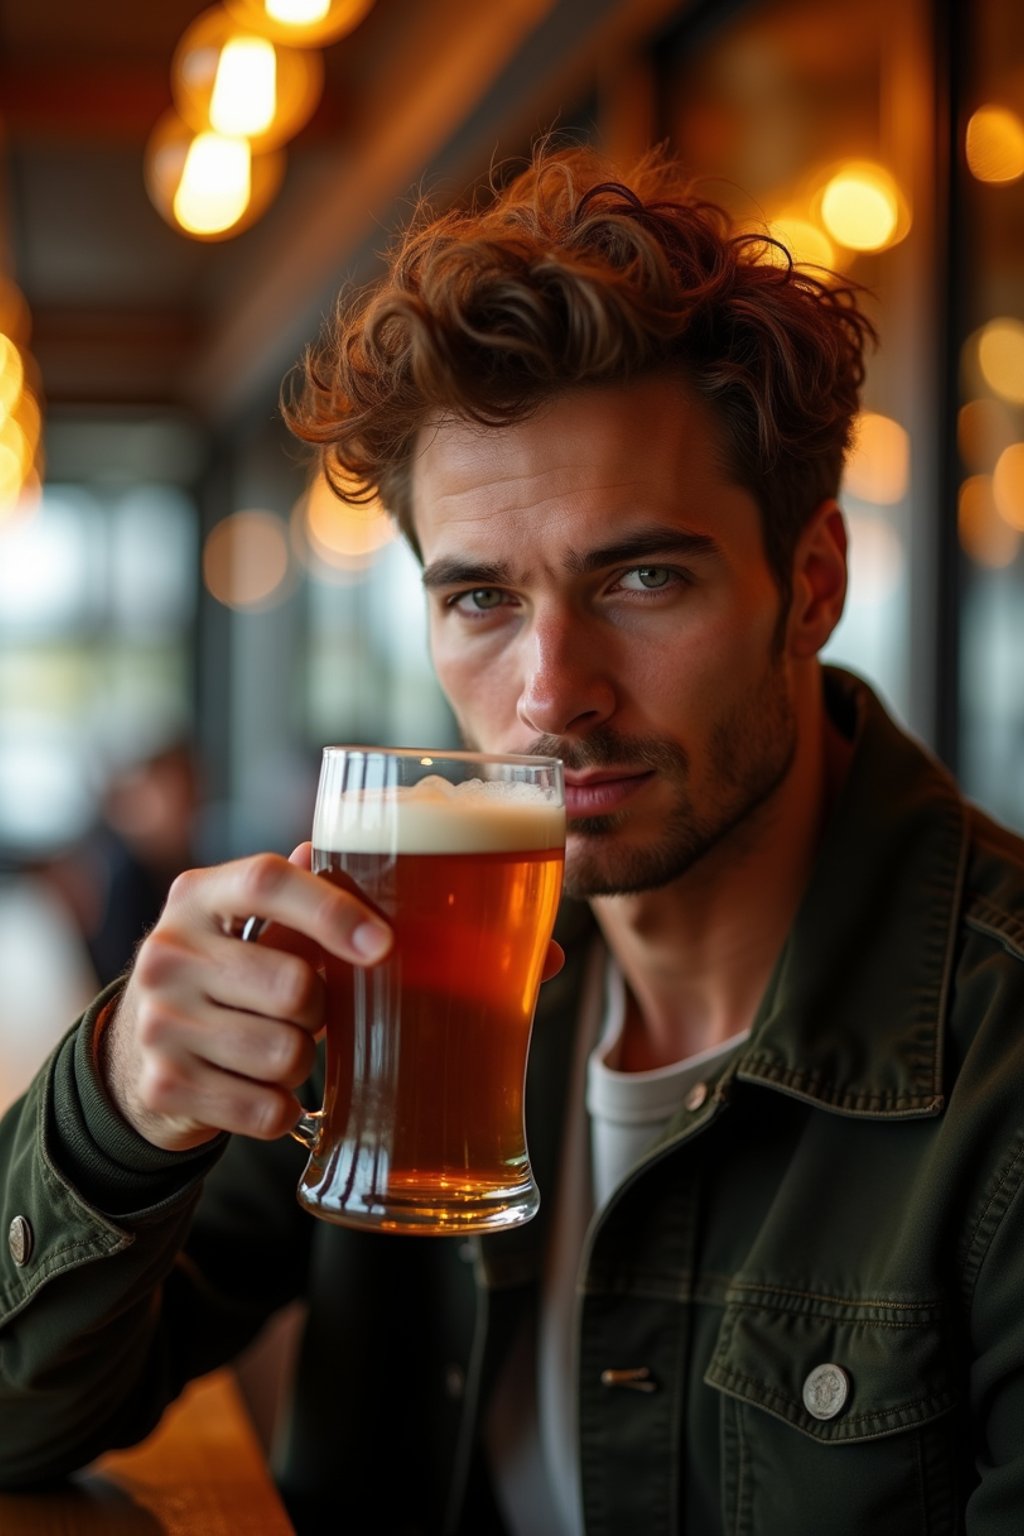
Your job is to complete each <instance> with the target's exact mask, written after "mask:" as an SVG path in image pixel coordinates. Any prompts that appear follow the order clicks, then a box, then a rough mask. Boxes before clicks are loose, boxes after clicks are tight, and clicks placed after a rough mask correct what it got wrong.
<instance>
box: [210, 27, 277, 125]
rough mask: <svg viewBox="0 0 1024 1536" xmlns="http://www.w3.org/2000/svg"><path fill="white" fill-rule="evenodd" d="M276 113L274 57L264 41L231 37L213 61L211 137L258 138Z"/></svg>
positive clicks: (266, 41)
mask: <svg viewBox="0 0 1024 1536" xmlns="http://www.w3.org/2000/svg"><path fill="white" fill-rule="evenodd" d="M276 111H277V53H276V52H275V49H274V45H273V43H272V42H270V41H269V40H268V39H267V38H265V37H232V38H229V39H228V41H227V42H226V43H225V44H224V47H223V48H222V49H221V51H220V58H219V59H218V60H217V73H216V75H215V77H214V81H213V90H212V91H211V93H210V127H211V128H212V129H213V130H214V132H215V133H225V134H230V135H239V134H241V135H243V136H244V137H247V138H258V137H259V135H260V134H261V133H266V132H267V130H268V128H270V126H271V124H272V123H273V121H274V114H275V112H276Z"/></svg>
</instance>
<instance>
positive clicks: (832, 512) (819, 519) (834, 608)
mask: <svg viewBox="0 0 1024 1536" xmlns="http://www.w3.org/2000/svg"><path fill="white" fill-rule="evenodd" d="M846 577H847V565H846V522H845V520H844V518H843V514H842V512H841V511H840V509H839V505H838V503H837V502H835V501H833V500H832V499H829V500H828V501H823V502H822V503H821V505H820V506H819V507H816V508H815V510H814V512H813V513H812V515H811V517H810V518H809V520H808V522H807V524H806V526H805V527H804V529H803V531H802V532H801V534H800V537H799V539H798V540H797V545H796V549H795V551H794V554H793V596H792V599H791V601H790V605H789V619H788V622H787V625H786V638H787V641H788V650H789V653H790V655H791V656H795V657H809V656H816V655H817V654H818V652H819V651H820V650H821V648H822V646H823V645H824V644H825V642H826V640H827V639H828V638H829V636H830V635H831V633H832V631H833V630H834V629H835V627H836V625H837V624H838V623H839V620H840V618H841V616H842V612H843V604H844V603H845V601H846Z"/></svg>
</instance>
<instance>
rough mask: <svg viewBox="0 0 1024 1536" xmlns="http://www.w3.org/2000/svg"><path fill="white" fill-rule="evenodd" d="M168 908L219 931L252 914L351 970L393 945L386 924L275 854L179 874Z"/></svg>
mask: <svg viewBox="0 0 1024 1536" xmlns="http://www.w3.org/2000/svg"><path fill="white" fill-rule="evenodd" d="M300 846H302V845H300ZM298 853H299V850H298V849H297V850H296V854H298ZM169 905H174V906H182V907H186V908H189V909H191V910H192V911H193V912H194V913H196V912H197V913H201V915H202V917H203V918H204V920H205V922H206V924H207V925H208V926H210V927H215V928H217V929H219V930H221V931H223V929H224V925H225V923H226V922H231V921H232V920H237V919H240V918H245V917H247V916H249V915H255V916H258V917H261V918H263V919H264V920H265V921H267V922H274V923H278V924H280V925H281V926H283V927H285V928H289V929H291V930H292V931H293V932H295V933H299V934H303V935H304V936H305V937H306V938H307V939H312V940H313V942H314V943H316V944H319V945H320V946H321V947H322V948H323V949H325V950H327V951H328V953H329V954H333V955H337V956H338V957H339V958H341V959H343V960H348V961H350V962H351V963H353V964H356V965H373V964H375V963H376V962H377V961H378V960H382V959H383V958H384V956H385V955H386V954H387V953H388V951H389V950H390V948H391V945H392V941H393V935H392V932H391V929H390V928H389V927H388V925H387V924H386V923H384V922H382V921H381V919H380V918H379V917H378V916H377V915H376V914H375V913H373V912H371V911H370V909H369V908H368V907H367V906H365V905H364V904H363V903H362V902H361V901H359V900H358V898H357V897H356V896H354V895H352V894H351V893H350V892H348V891H343V890H339V889H338V888H337V887H335V886H334V885H332V884H331V883H330V881H328V880H321V879H319V878H318V877H317V876H316V875H312V874H310V873H308V872H307V870H305V869H303V868H301V867H299V866H298V864H297V863H293V862H291V860H289V859H285V858H282V857H281V855H280V854H275V853H260V854H256V855H254V856H253V857H251V858H247V859H237V860H235V861H234V862H232V863H230V864H220V865H217V866H216V867H215V868H213V869H210V870H203V871H201V872H196V871H190V872H189V873H188V874H185V875H181V876H179V877H178V879H177V880H176V881H175V882H174V885H173V886H172V888H171V897H170V902H169Z"/></svg>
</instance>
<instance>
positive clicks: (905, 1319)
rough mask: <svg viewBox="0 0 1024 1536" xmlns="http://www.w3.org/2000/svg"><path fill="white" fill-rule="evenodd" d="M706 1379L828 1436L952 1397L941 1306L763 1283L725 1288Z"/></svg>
mask: <svg viewBox="0 0 1024 1536" xmlns="http://www.w3.org/2000/svg"><path fill="white" fill-rule="evenodd" d="M737 1292H739V1294H737ZM704 1379H705V1381H706V1382H707V1383H708V1385H709V1386H712V1387H717V1388H718V1389H719V1390H720V1391H722V1392H727V1393H728V1394H729V1395H730V1396H732V1397H736V1398H739V1399H741V1400H742V1401H743V1402H746V1403H750V1404H752V1405H753V1406H754V1407H756V1408H763V1409H764V1410H765V1411H766V1412H767V1413H771V1414H774V1415H775V1417H776V1418H780V1419H783V1420H784V1421H785V1422H786V1423H787V1424H791V1425H793V1426H794V1427H795V1428H796V1429H799V1430H802V1431H803V1433H804V1434H806V1435H811V1436H813V1438H814V1439H816V1440H828V1441H834V1442H839V1441H844V1440H849V1441H856V1440H873V1439H878V1438H879V1437H881V1436H883V1435H893V1434H897V1433H899V1431H901V1430H905V1429H910V1428H913V1427H914V1426H915V1425H917V1424H924V1423H927V1422H928V1421H929V1420H930V1419H935V1418H938V1417H939V1416H940V1415H941V1414H943V1413H946V1412H947V1411H948V1410H949V1409H950V1408H951V1407H952V1406H953V1404H954V1402H955V1401H956V1392H955V1390H954V1381H953V1376H952V1370H951V1365H950V1359H949V1352H948V1350H947V1349H946V1346H945V1341H944V1330H943V1327H942V1309H941V1307H940V1306H939V1305H937V1304H936V1305H927V1304H925V1305H913V1304H907V1303H904V1302H893V1301H889V1302H886V1301H870V1302H854V1301H847V1300H842V1299H838V1298H834V1297H827V1296H817V1295H812V1294H809V1293H804V1292H796V1291H780V1290H774V1289H766V1288H763V1287H758V1288H756V1289H755V1288H753V1287H742V1288H738V1287H732V1288H730V1292H729V1295H728V1298H727V1302H726V1307H725V1315H724V1317H723V1320H722V1326H721V1328H720V1330H719V1334H718V1341H717V1344H716V1346H715V1351H714V1354H713V1355H712V1357H711V1363H710V1365H709V1366H708V1369H707V1372H706V1374H705V1377H704Z"/></svg>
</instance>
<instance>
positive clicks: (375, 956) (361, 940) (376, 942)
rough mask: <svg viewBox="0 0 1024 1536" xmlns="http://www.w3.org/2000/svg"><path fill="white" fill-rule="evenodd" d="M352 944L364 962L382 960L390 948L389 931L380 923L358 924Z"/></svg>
mask: <svg viewBox="0 0 1024 1536" xmlns="http://www.w3.org/2000/svg"><path fill="white" fill-rule="evenodd" d="M352 944H353V947H354V948H355V949H358V951H359V953H360V954H361V955H362V957H363V959H364V960H382V959H383V958H384V956H385V955H386V954H387V952H388V950H389V949H390V948H391V929H390V928H385V927H383V926H382V925H381V924H380V923H360V924H359V927H358V928H357V929H356V930H355V932H354V933H353V935H352Z"/></svg>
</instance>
